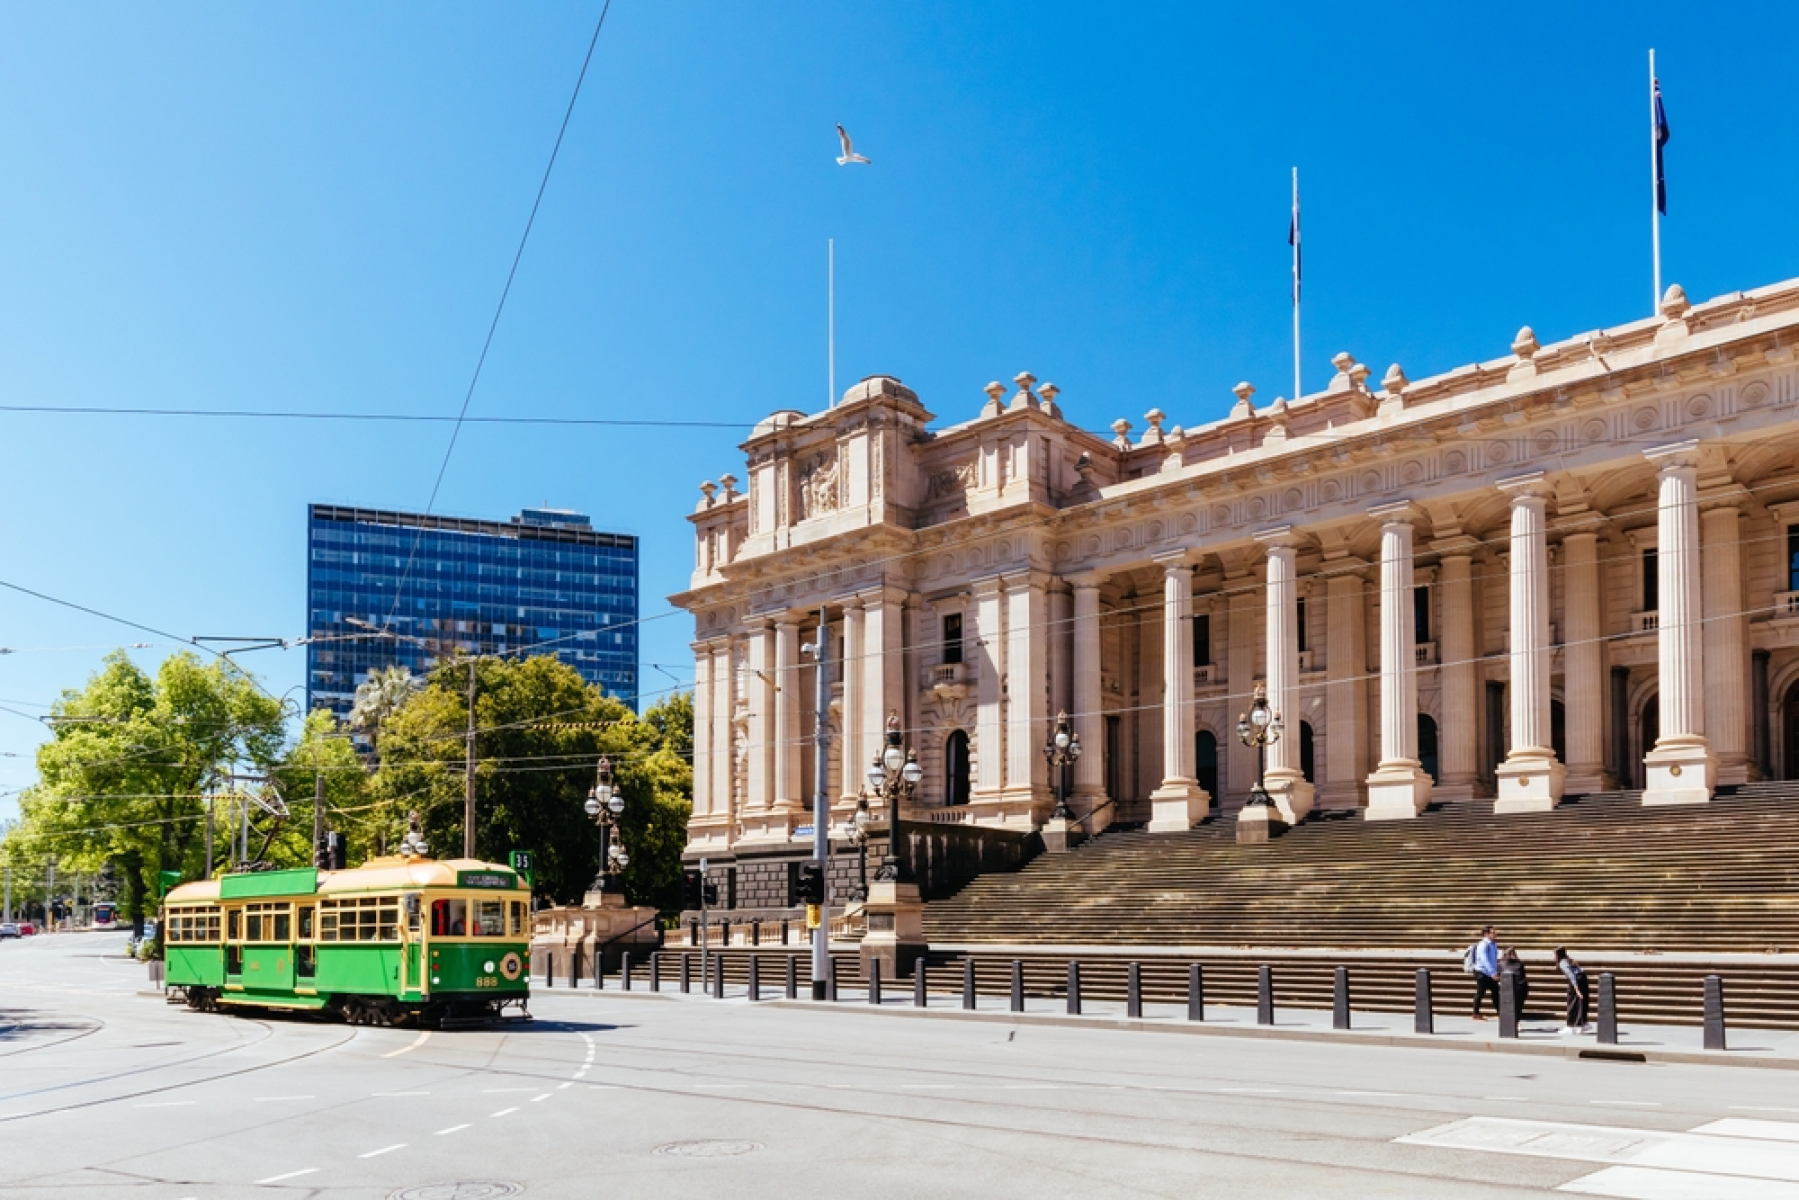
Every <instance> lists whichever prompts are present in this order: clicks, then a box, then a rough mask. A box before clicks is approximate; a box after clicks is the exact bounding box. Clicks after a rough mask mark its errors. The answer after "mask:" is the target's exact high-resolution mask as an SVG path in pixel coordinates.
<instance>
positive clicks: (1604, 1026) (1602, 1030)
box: [1599, 971, 1618, 1046]
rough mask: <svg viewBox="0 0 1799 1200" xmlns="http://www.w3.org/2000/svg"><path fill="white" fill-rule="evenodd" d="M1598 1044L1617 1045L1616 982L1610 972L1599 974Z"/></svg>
mask: <svg viewBox="0 0 1799 1200" xmlns="http://www.w3.org/2000/svg"><path fill="white" fill-rule="evenodd" d="M1599 1044H1600V1045H1601V1046H1616V1045H1617V1044H1618V981H1617V980H1616V979H1614V978H1613V977H1612V973H1611V972H1610V971H1601V972H1599Z"/></svg>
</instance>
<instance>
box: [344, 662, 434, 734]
mask: <svg viewBox="0 0 1799 1200" xmlns="http://www.w3.org/2000/svg"><path fill="white" fill-rule="evenodd" d="M423 683H424V681H423V680H421V679H419V678H417V677H415V676H414V675H413V673H412V672H411V671H408V670H407V669H406V668H405V667H400V666H394V667H383V668H381V669H380V670H379V671H373V672H371V673H370V674H369V677H368V679H366V680H365V681H364V682H363V683H362V684H360V685H359V686H358V687H357V688H356V699H355V700H354V701H353V702H352V703H351V705H350V728H351V729H354V730H356V731H357V732H358V733H360V734H362V735H364V736H365V737H367V738H368V740H369V751H370V752H371V753H373V752H375V751H376V748H377V744H378V743H379V741H380V738H381V725H382V723H383V722H385V721H386V720H387V718H389V717H391V716H393V714H394V710H395V709H397V708H399V707H400V705H402V704H404V703H406V698H407V697H408V696H410V695H412V693H414V692H416V691H417V690H418V689H419V687H420V686H421V685H422V684H423Z"/></svg>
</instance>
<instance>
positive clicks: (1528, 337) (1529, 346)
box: [1512, 325, 1542, 358]
mask: <svg viewBox="0 0 1799 1200" xmlns="http://www.w3.org/2000/svg"><path fill="white" fill-rule="evenodd" d="M1541 349H1542V347H1541V346H1539V345H1538V344H1537V331H1536V330H1534V329H1532V328H1531V327H1530V326H1528V325H1526V326H1525V327H1524V328H1523V329H1520V330H1519V331H1518V336H1517V337H1515V338H1513V339H1512V353H1513V354H1516V355H1517V356H1518V357H1519V358H1535V357H1536V356H1537V351H1538V350H1541Z"/></svg>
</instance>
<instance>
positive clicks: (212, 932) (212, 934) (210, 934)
mask: <svg viewBox="0 0 1799 1200" xmlns="http://www.w3.org/2000/svg"><path fill="white" fill-rule="evenodd" d="M206 940H207V941H209V942H216V941H218V940H219V914H218V913H217V912H216V911H215V912H212V913H208V914H207V917H206Z"/></svg>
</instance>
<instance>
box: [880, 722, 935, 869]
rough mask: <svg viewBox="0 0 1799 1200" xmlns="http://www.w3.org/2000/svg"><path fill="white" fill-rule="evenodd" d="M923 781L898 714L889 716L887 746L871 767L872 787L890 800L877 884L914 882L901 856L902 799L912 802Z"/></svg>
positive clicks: (922, 775)
mask: <svg viewBox="0 0 1799 1200" xmlns="http://www.w3.org/2000/svg"><path fill="white" fill-rule="evenodd" d="M923 779H924V768H923V767H921V766H919V765H918V756H917V755H916V754H915V753H914V752H913V751H912V749H911V747H909V746H907V745H906V744H905V738H904V737H903V736H902V735H901V733H900V721H899V714H898V713H897V712H894V713H888V714H887V744H886V745H885V746H883V747H882V748H881V753H880V754H878V755H876V756H875V760H874V761H873V762H872V763H870V764H868V784H869V786H870V787H871V788H873V789H874V792H875V795H877V796H881V797H883V798H885V799H886V801H887V856H886V857H885V858H884V859H882V861H881V869H880V870H878V871H876V872H875V879H876V881H891V882H893V883H911V882H912V871H911V869H910V868H909V867H908V866H907V865H906V863H905V862H904V861H903V860H902V859H901V858H900V853H899V823H900V800H901V798H902V797H903V798H905V799H908V800H909V799H911V798H912V794H913V792H915V791H916V790H917V788H918V785H919V782H920V781H921V780H923Z"/></svg>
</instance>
